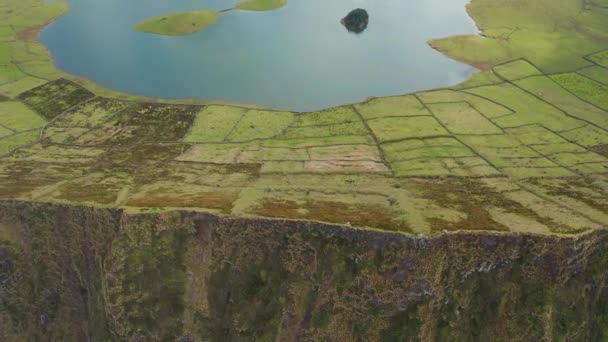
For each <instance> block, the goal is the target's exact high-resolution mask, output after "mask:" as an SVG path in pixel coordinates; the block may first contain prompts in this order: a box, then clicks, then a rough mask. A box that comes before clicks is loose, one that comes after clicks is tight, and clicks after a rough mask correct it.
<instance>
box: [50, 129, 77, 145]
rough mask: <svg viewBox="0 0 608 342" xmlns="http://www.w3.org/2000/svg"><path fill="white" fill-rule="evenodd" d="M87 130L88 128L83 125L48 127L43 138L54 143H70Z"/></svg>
mask: <svg viewBox="0 0 608 342" xmlns="http://www.w3.org/2000/svg"><path fill="white" fill-rule="evenodd" d="M87 131H88V128H81V127H46V128H45V129H44V136H43V137H42V138H43V139H46V140H47V141H49V142H52V143H59V144H70V143H73V142H74V141H75V140H76V139H77V138H78V137H79V136H81V135H83V134H84V133H86V132H87Z"/></svg>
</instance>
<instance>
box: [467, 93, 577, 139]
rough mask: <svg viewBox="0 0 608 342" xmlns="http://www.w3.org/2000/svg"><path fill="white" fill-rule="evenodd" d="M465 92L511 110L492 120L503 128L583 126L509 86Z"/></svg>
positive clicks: (556, 128) (531, 96)
mask: <svg viewBox="0 0 608 342" xmlns="http://www.w3.org/2000/svg"><path fill="white" fill-rule="evenodd" d="M467 92H470V93H472V94H477V95H481V96H484V97H486V98H489V99H491V100H494V101H496V102H499V103H501V104H503V105H506V106H508V107H509V108H511V109H513V110H514V111H515V113H514V114H510V115H506V116H501V117H499V118H495V119H493V120H494V123H495V124H497V125H498V126H500V127H503V128H506V127H515V126H522V125H527V124H542V125H544V126H545V127H547V128H549V129H551V130H555V131H563V130H568V129H572V128H576V127H580V126H583V125H584V124H585V123H584V122H583V121H580V120H576V119H573V118H570V117H568V116H567V115H566V114H564V113H563V112H561V111H560V110H559V109H557V108H555V107H553V106H552V105H551V104H549V103H547V102H544V101H542V100H540V99H538V98H537V97H535V96H534V95H532V94H529V93H527V92H525V91H524V90H522V89H519V88H517V87H516V86H514V85H511V84H506V83H505V84H500V85H492V86H485V87H479V88H474V89H469V90H467Z"/></svg>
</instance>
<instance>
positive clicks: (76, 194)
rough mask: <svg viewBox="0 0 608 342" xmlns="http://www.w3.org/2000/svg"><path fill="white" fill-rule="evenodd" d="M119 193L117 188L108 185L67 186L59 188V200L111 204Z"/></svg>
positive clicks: (71, 184)
mask: <svg viewBox="0 0 608 342" xmlns="http://www.w3.org/2000/svg"><path fill="white" fill-rule="evenodd" d="M119 192H120V188H119V187H113V186H111V185H109V184H73V183H70V184H67V185H65V186H63V187H62V188H61V195H59V196H57V198H59V199H64V200H67V201H71V202H95V203H99V204H105V205H109V204H113V203H114V201H116V196H118V193H119Z"/></svg>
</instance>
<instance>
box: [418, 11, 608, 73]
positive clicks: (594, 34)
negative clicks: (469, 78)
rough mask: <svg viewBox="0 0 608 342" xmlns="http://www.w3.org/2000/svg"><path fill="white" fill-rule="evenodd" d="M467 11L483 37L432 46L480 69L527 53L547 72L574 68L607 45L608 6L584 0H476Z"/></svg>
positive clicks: (437, 42) (435, 42)
mask: <svg viewBox="0 0 608 342" xmlns="http://www.w3.org/2000/svg"><path fill="white" fill-rule="evenodd" d="M467 9H468V11H469V13H470V15H471V16H472V17H473V19H475V22H476V23H477V25H478V27H479V28H480V29H481V31H482V33H483V37H481V36H477V35H468V36H456V37H449V38H443V39H435V40H431V41H430V44H431V46H432V47H434V48H436V49H438V50H439V51H441V52H443V53H445V54H447V55H448V56H450V57H453V58H455V59H458V60H461V61H464V62H466V63H469V64H472V65H475V66H477V67H479V68H481V69H488V68H489V67H492V66H494V65H496V64H498V63H501V62H505V61H508V60H512V59H516V58H520V57H525V58H527V59H529V60H531V61H532V62H534V63H535V64H536V65H537V66H539V67H540V68H541V70H542V71H544V72H549V73H553V72H560V71H566V70H574V69H577V68H579V67H582V66H585V65H588V64H589V62H587V61H585V60H584V59H583V58H582V57H583V56H584V55H587V54H591V53H593V52H596V51H599V50H602V49H605V48H608V31H607V30H606V24H605V23H606V20H607V19H606V18H607V17H608V9H607V8H603V7H599V6H597V5H594V4H592V3H590V2H587V1H584V0H574V1H573V0H558V1H554V0H535V1H526V0H515V1H511V0H498V1H484V0H473V1H472V2H471V3H470V4H469V5H468V6H467Z"/></svg>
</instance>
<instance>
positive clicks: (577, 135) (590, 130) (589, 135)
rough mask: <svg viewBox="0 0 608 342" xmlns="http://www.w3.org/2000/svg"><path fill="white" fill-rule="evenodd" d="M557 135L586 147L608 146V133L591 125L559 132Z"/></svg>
mask: <svg viewBox="0 0 608 342" xmlns="http://www.w3.org/2000/svg"><path fill="white" fill-rule="evenodd" d="M559 135H561V136H562V137H564V138H566V139H568V140H570V141H573V142H576V143H577V144H579V145H583V146H586V147H590V146H597V145H604V144H608V132H606V131H605V130H603V129H601V128H598V127H595V126H591V125H586V126H583V127H579V128H577V129H573V130H569V131H567V132H561V133H559Z"/></svg>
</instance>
